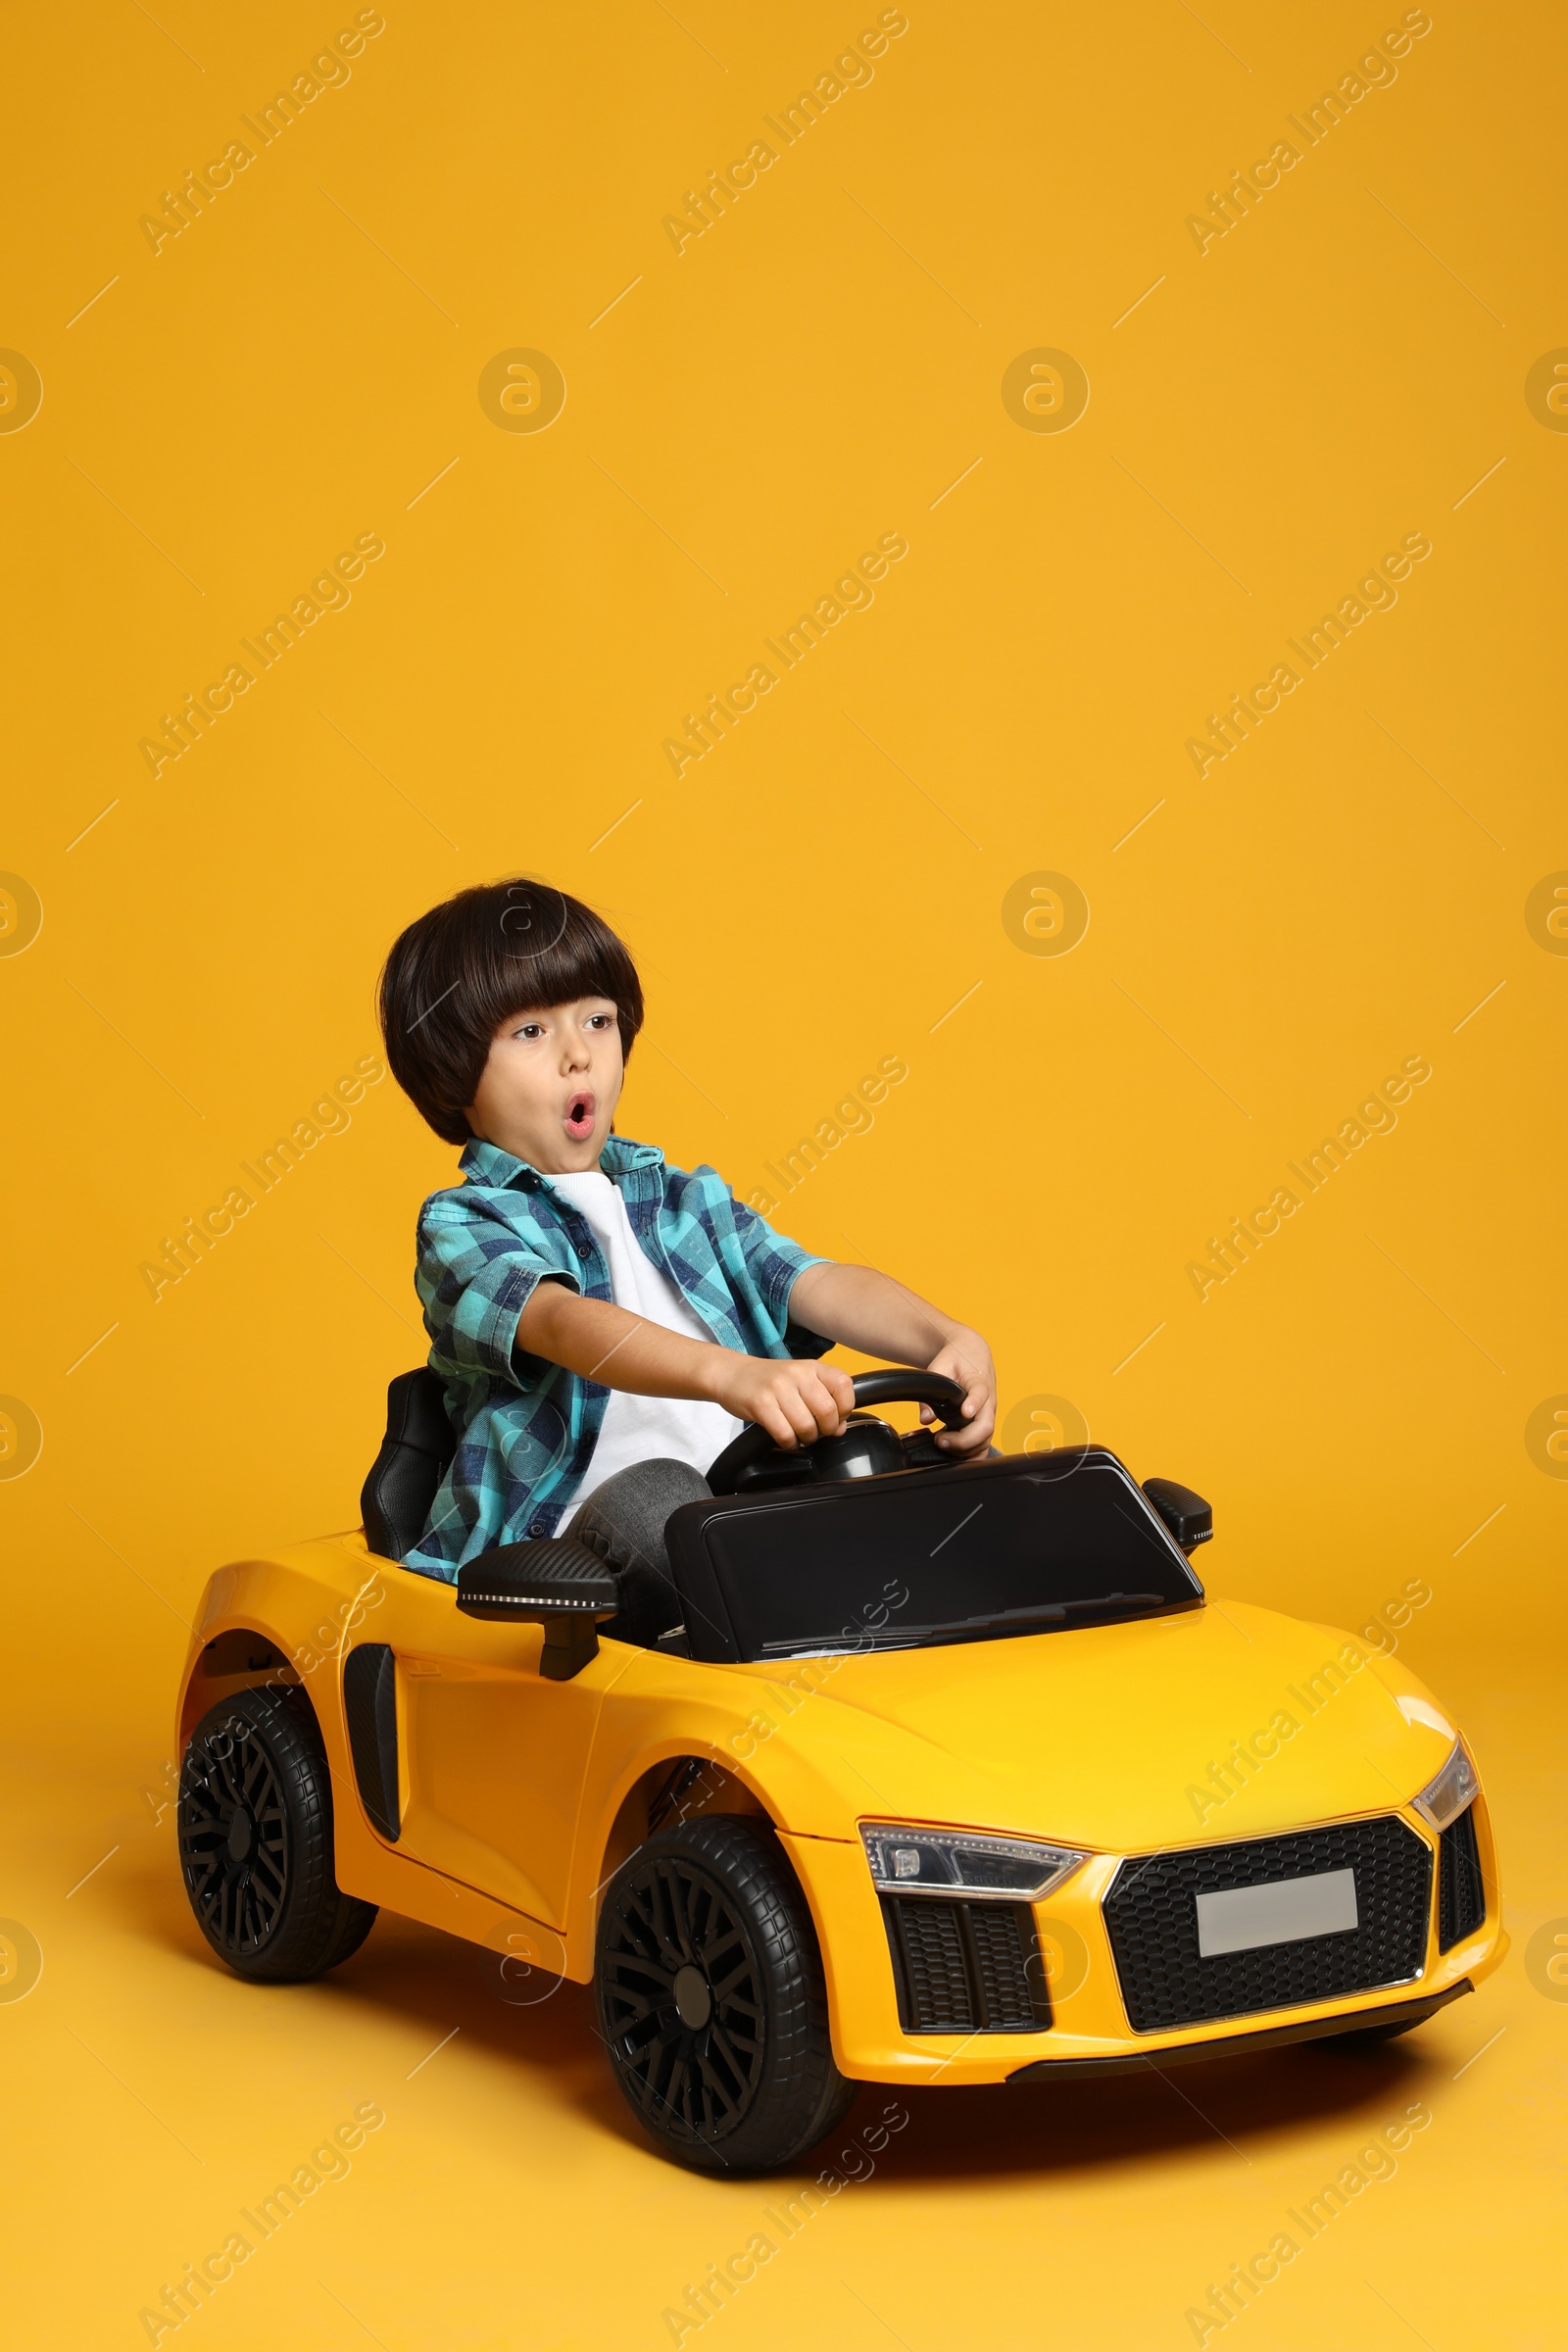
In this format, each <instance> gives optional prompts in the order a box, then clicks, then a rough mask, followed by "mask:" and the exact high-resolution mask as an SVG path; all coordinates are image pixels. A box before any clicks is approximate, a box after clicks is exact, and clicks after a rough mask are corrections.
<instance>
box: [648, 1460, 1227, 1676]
mask: <svg viewBox="0 0 1568 2352" xmlns="http://www.w3.org/2000/svg"><path fill="white" fill-rule="evenodd" d="M666 1532H667V1541H668V1544H669V1555H670V1565H671V1568H672V1569H673V1571H674V1576H675V1582H676V1585H677V1587H678V1588H679V1591H680V1593H681V1595H682V1598H683V1600H684V1602H685V1606H686V1635H687V1640H688V1642H689V1643H690V1649H691V1655H692V1656H693V1657H695V1658H711V1659H731V1660H735V1659H751V1660H759V1659H768V1658H777V1657H790V1656H799V1655H801V1654H802V1653H803V1652H807V1651H810V1652H817V1653H820V1652H823V1651H834V1650H843V1649H846V1648H855V1649H865V1648H868V1647H873V1648H877V1649H907V1648H924V1647H929V1646H932V1645H934V1644H937V1643H942V1642H985V1641H995V1640H998V1639H1001V1638H1005V1637H1007V1636H1010V1635H1017V1634H1043V1633H1052V1632H1060V1631H1063V1630H1066V1629H1068V1628H1071V1627H1074V1626H1082V1625H1097V1624H1098V1625H1104V1624H1111V1623H1115V1622H1117V1621H1120V1620H1123V1619H1126V1618H1131V1617H1139V1616H1147V1615H1159V1614H1168V1613H1169V1612H1170V1611H1172V1610H1174V1609H1188V1608H1196V1607H1198V1606H1200V1605H1201V1600H1202V1587H1201V1584H1200V1583H1199V1581H1198V1578H1197V1577H1196V1576H1195V1574H1194V1573H1193V1571H1192V1569H1191V1568H1190V1567H1189V1566H1188V1564H1187V1561H1186V1559H1185V1557H1184V1556H1183V1554H1182V1552H1181V1550H1180V1549H1179V1547H1178V1546H1177V1544H1175V1543H1174V1542H1173V1540H1172V1538H1171V1536H1170V1534H1169V1533H1168V1531H1167V1529H1166V1527H1165V1526H1164V1524H1163V1522H1162V1521H1161V1519H1160V1518H1159V1516H1158V1514H1157V1513H1156V1512H1155V1511H1154V1510H1153V1509H1152V1507H1151V1505H1150V1503H1149V1501H1148V1500H1147V1498H1146V1497H1145V1495H1143V1494H1142V1492H1141V1491H1140V1489H1139V1488H1138V1487H1137V1485H1136V1484H1135V1483H1134V1481H1133V1479H1132V1478H1131V1477H1130V1476H1129V1474H1128V1472H1127V1471H1126V1470H1125V1469H1123V1467H1122V1465H1121V1463H1120V1462H1119V1461H1117V1459H1116V1457H1115V1455H1114V1454H1111V1453H1108V1452H1106V1451H1105V1450H1104V1449H1103V1447H1099V1446H1080V1447H1074V1448H1072V1449H1070V1450H1066V1451H1063V1452H1060V1453H1055V1454H1051V1455H1045V1456H1029V1455H1013V1456H1010V1457H1005V1458H1002V1459H999V1460H995V1461H989V1462H985V1463H982V1464H966V1465H959V1466H955V1467H954V1468H952V1469H945V1470H924V1471H911V1472H909V1473H907V1474H906V1475H904V1476H894V1477H891V1478H888V1477H884V1478H879V1479H876V1480H875V1481H870V1480H866V1481H863V1482H858V1481H846V1482H845V1483H843V1484H840V1485H834V1486H829V1487H824V1488H820V1489H817V1490H815V1491H807V1492H791V1491H788V1490H786V1491H785V1492H783V1493H781V1494H774V1495H765V1496H759V1497H756V1498H755V1499H754V1498H752V1497H750V1496H747V1495H729V1496H721V1497H715V1498H714V1500H713V1501H711V1502H694V1503H687V1504H685V1505H683V1507H682V1508H681V1509H680V1510H678V1511H676V1512H675V1513H674V1514H673V1516H672V1518H671V1520H670V1522H669V1526H668V1529H667V1531H666Z"/></svg>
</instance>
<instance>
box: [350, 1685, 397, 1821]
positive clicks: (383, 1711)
mask: <svg viewBox="0 0 1568 2352" xmlns="http://www.w3.org/2000/svg"><path fill="white" fill-rule="evenodd" d="M397 1689H398V1684H397V1665H396V1662H395V1660H394V1658H393V1655H392V1652H391V1650H390V1649H389V1648H388V1647H387V1645H386V1643H385V1642H361V1644H360V1646H359V1648H358V1649H351V1650H350V1651H349V1654H348V1660H347V1663H346V1664H345V1666H344V1668H343V1712H344V1714H345V1715H346V1716H347V1718H348V1727H349V1753H350V1754H351V1755H352V1756H353V1758H354V1778H355V1780H356V1781H357V1782H358V1783H359V1789H360V1801H361V1802H362V1804H363V1805H364V1807H365V1810H366V1812H367V1813H368V1815H369V1817H370V1820H371V1822H372V1823H373V1825H374V1826H375V1828H376V1829H377V1830H379V1831H380V1833H381V1836H382V1837H383V1838H391V1839H392V1841H393V1843H394V1844H395V1843H396V1842H397V1838H398V1833H399V1831H400V1830H401V1828H402V1826H403V1825H402V1822H401V1820H400V1819H399V1815H398V1697H397Z"/></svg>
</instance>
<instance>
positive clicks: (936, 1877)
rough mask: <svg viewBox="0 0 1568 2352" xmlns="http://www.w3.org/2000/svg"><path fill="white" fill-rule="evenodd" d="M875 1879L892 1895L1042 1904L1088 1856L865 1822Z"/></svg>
mask: <svg viewBox="0 0 1568 2352" xmlns="http://www.w3.org/2000/svg"><path fill="white" fill-rule="evenodd" d="M860 1837H861V1838H862V1840H863V1841H864V1845H865V1858H866V1860H867V1862H869V1864H870V1865H871V1877H872V1879H873V1880H874V1881H875V1883H876V1886H877V1887H878V1888H879V1889H880V1890H881V1891H883V1892H884V1893H887V1894H966V1895H970V1896H974V1897H978V1898H979V1899H980V1900H982V1901H992V1902H1014V1903H1016V1902H1038V1901H1039V1899H1040V1897H1041V1896H1042V1895H1044V1894H1049V1893H1050V1891H1051V1889H1052V1888H1053V1887H1059V1886H1060V1885H1061V1882H1062V1880H1063V1879H1065V1878H1068V1877H1070V1875H1071V1874H1072V1872H1073V1871H1075V1870H1076V1869H1077V1868H1078V1865H1079V1864H1080V1863H1081V1862H1087V1861H1088V1859H1089V1857H1088V1855H1087V1854H1084V1853H1079V1852H1077V1851H1075V1850H1074V1848H1072V1847H1071V1846H1065V1845H1040V1844H1037V1843H1036V1842H1035V1840H1034V1839H1033V1838H980V1837H973V1836H971V1835H970V1834H969V1833H968V1832H967V1831H959V1830H916V1829H909V1828H907V1827H905V1826H901V1825H900V1824H899V1823H897V1822H885V1821H880V1822H862V1823H861V1825H860Z"/></svg>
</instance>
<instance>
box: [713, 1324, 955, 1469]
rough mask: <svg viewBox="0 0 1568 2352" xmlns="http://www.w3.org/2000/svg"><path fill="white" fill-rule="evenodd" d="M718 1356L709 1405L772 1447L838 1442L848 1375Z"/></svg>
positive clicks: (792, 1361)
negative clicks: (754, 1426) (755, 1425)
mask: <svg viewBox="0 0 1568 2352" xmlns="http://www.w3.org/2000/svg"><path fill="white" fill-rule="evenodd" d="M718 1352H719V1353H720V1354H721V1355H722V1356H723V1358H724V1361H723V1362H722V1364H721V1365H720V1366H719V1367H718V1374H717V1378H716V1379H715V1381H714V1384H713V1401H714V1403H715V1404H721V1405H722V1406H723V1407H724V1410H725V1411H726V1412H728V1413H734V1414H735V1415H736V1416H737V1418H738V1419H740V1420H742V1421H756V1422H759V1423H760V1425H761V1427H762V1428H763V1429H765V1430H766V1432H767V1434H768V1436H769V1437H770V1438H771V1439H772V1441H773V1443H774V1445H775V1446H787V1447H793V1446H797V1445H800V1446H809V1445H811V1444H812V1443H813V1442H814V1441H815V1440H816V1439H817V1438H834V1437H837V1436H838V1434H839V1432H840V1431H841V1430H842V1429H843V1427H844V1421H845V1416H846V1414H847V1413H849V1412H851V1411H853V1409H854V1405H855V1390H854V1388H853V1386H852V1385H851V1381H850V1376H849V1374H848V1373H847V1372H840V1371H838V1370H837V1369H836V1368H835V1367H834V1366H833V1365H832V1364H819V1363H805V1362H802V1361H800V1360H798V1359H797V1358H795V1357H793V1356H792V1357H790V1358H788V1359H787V1360H780V1359H778V1358H775V1357H773V1356H766V1355H737V1354H735V1353H734V1352H733V1350H732V1349H730V1348H721V1349H720V1350H718ZM965 1434H966V1435H967V1432H966V1433H965Z"/></svg>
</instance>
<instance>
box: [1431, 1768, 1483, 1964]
mask: <svg viewBox="0 0 1568 2352" xmlns="http://www.w3.org/2000/svg"><path fill="white" fill-rule="evenodd" d="M1486 1916H1487V1889H1486V1885H1485V1882H1484V1881H1483V1879H1482V1876H1481V1855H1480V1851H1479V1849H1478V1848H1477V1845H1476V1820H1475V1807H1474V1805H1467V1806H1466V1807H1465V1810H1464V1811H1463V1812H1462V1813H1461V1814H1460V1816H1459V1818H1458V1820H1457V1821H1450V1822H1449V1824H1448V1826H1447V1828H1446V1830H1445V1831H1444V1833H1443V1836H1442V1837H1441V1838H1439V1840H1438V1949H1439V1951H1440V1952H1446V1951H1448V1950H1450V1949H1451V1948H1452V1946H1453V1945H1454V1944H1456V1943H1459V1942H1462V1941H1463V1939H1464V1937H1465V1936H1473V1935H1474V1934H1475V1932H1476V1930H1477V1928H1479V1927H1480V1925H1481V1923H1482V1921H1483V1920H1484V1919H1485V1918H1486Z"/></svg>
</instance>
